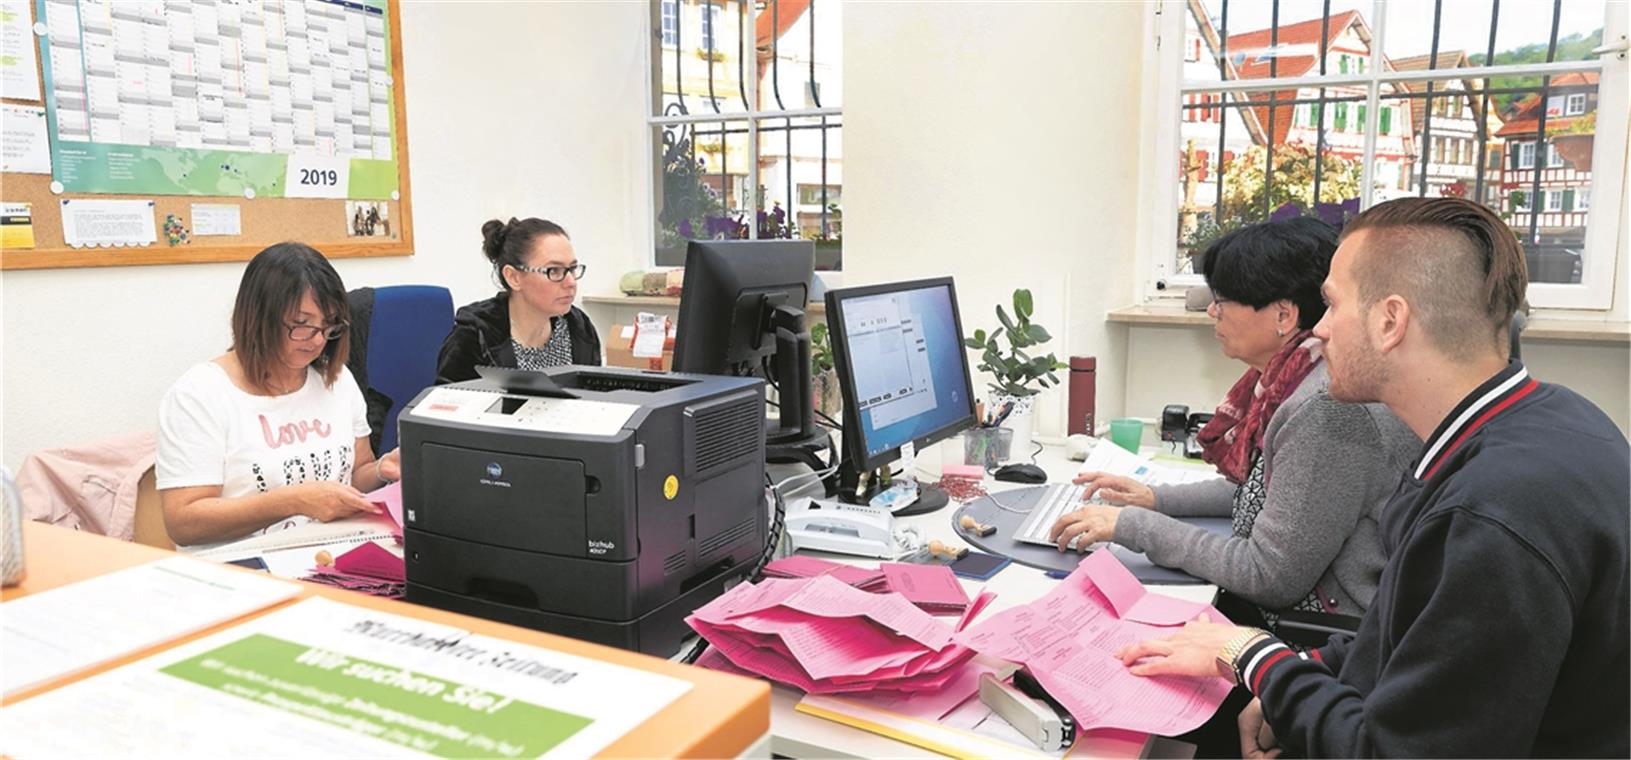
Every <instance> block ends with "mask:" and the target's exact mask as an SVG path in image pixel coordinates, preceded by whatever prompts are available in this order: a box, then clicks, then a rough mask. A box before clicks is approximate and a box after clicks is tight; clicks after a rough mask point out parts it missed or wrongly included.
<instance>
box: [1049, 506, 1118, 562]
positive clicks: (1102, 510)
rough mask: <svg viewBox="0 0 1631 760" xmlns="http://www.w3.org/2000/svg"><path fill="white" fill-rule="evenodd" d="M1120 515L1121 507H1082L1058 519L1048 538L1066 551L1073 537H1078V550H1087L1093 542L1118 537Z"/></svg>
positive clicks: (1050, 529)
mask: <svg viewBox="0 0 1631 760" xmlns="http://www.w3.org/2000/svg"><path fill="white" fill-rule="evenodd" d="M1120 515H1121V507H1101V506H1097V505H1093V506H1087V507H1082V508H1081V509H1078V510H1076V511H1075V512H1071V513H1069V514H1066V515H1064V516H1063V517H1060V518H1059V519H1058V520H1056V521H1055V522H1054V523H1053V527H1050V528H1048V540H1049V541H1052V542H1054V543H1056V544H1058V545H1059V551H1064V550H1065V548H1066V547H1067V546H1069V545H1070V542H1071V539H1076V551H1078V552H1085V551H1087V547H1088V546H1089V545H1091V544H1096V543H1099V542H1100V541H1109V540H1111V539H1114V538H1115V537H1116V518H1117V517H1119V516H1120Z"/></svg>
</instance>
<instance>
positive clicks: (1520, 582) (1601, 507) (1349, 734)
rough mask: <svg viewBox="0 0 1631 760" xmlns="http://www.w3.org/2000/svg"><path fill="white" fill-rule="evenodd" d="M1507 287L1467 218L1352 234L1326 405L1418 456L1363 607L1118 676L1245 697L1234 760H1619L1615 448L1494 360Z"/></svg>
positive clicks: (1341, 251)
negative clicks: (1238, 690)
mask: <svg viewBox="0 0 1631 760" xmlns="http://www.w3.org/2000/svg"><path fill="white" fill-rule="evenodd" d="M1526 280H1527V274H1526V271H1525V266H1524V254H1523V248H1522V246H1520V245H1519V244H1518V241H1517V239H1516V237H1515V236H1514V235H1513V234H1512V232H1511V230H1510V229H1509V228H1508V227H1507V226H1506V224H1505V223H1504V222H1502V221H1501V220H1500V219H1499V218H1498V217H1496V216H1495V215H1494V214H1493V213H1491V212H1490V211H1489V209H1487V208H1484V207H1483V206H1480V205H1478V204H1476V203H1472V202H1469V201H1465V200H1461V199H1456V198H1408V199H1402V200H1396V201H1390V202H1388V203H1384V204H1381V205H1378V206H1376V207H1375V208H1373V209H1371V210H1370V211H1367V212H1366V213H1364V214H1362V215H1361V216H1359V217H1358V218H1357V219H1355V220H1354V221H1353V222H1351V223H1349V225H1348V228H1347V229H1346V230H1344V233H1343V238H1342V244H1341V247H1339V248H1338V249H1337V253H1336V257H1335V259H1333V261H1332V266H1331V273H1330V276H1329V277H1328V278H1327V279H1326V281H1325V285H1324V288H1323V292H1324V294H1325V298H1326V301H1327V303H1328V304H1329V308H1328V310H1327V311H1326V314H1325V317H1324V319H1323V320H1321V322H1320V324H1319V325H1318V326H1316V327H1315V328H1314V333H1315V335H1317V336H1318V337H1321V338H1323V339H1324V340H1325V351H1326V361H1327V362H1328V363H1329V365H1330V372H1331V385H1330V392H1331V395H1332V396H1334V397H1336V398H1338V399H1340V400H1343V401H1352V402H1368V401H1380V402H1382V403H1384V404H1386V405H1387V406H1388V407H1389V408H1390V409H1391V410H1392V411H1393V413H1394V414H1396V415H1397V416H1398V417H1399V419H1400V420H1402V421H1404V423H1405V424H1406V425H1408V426H1409V427H1410V428H1411V429H1413V430H1415V431H1416V433H1417V434H1418V435H1420V436H1421V437H1422V439H1423V440H1424V441H1425V444H1424V447H1423V449H1422V455H1421V458H1420V459H1419V460H1418V461H1417V463H1416V464H1415V465H1414V466H1413V467H1412V469H1411V471H1410V472H1408V473H1405V477H1404V478H1403V481H1402V482H1401V483H1400V485H1399V488H1398V491H1397V492H1396V493H1395V494H1394V496H1393V498H1392V500H1391V501H1390V502H1389V503H1388V505H1387V507H1386V508H1385V509H1384V511H1383V525H1382V529H1383V546H1384V549H1385V550H1386V551H1387V553H1388V562H1387V565H1386V566H1385V568H1384V569H1383V571H1382V578H1381V583H1380V586H1379V587H1378V591H1377V596H1376V599H1375V601H1374V602H1373V603H1372V606H1371V608H1370V609H1369V610H1368V611H1367V612H1366V614H1365V616H1364V618H1363V620H1362V622H1361V624H1360V627H1359V630H1358V632H1357V633H1356V634H1354V635H1353V636H1351V637H1350V636H1336V637H1333V638H1332V640H1331V642H1330V643H1329V644H1327V645H1326V646H1325V647H1323V648H1321V649H1319V650H1316V651H1312V652H1308V653H1306V654H1304V653H1298V652H1296V651H1294V650H1292V649H1290V648H1288V647H1287V646H1286V645H1285V644H1283V643H1281V642H1280V641H1278V640H1277V639H1275V638H1273V637H1272V636H1269V635H1268V634H1266V633H1263V632H1262V631H1257V630H1255V629H1246V628H1237V627H1235V626H1227V625H1219V624H1216V623H1209V622H1204V621H1203V622H1197V623H1191V624H1190V625H1188V626H1186V627H1185V629H1184V630H1183V631H1182V632H1181V633H1179V634H1178V635H1176V636H1173V637H1170V638H1167V639H1157V640H1151V641H1145V642H1142V643H1140V644H1135V645H1132V646H1129V647H1127V648H1125V649H1124V650H1122V651H1121V652H1120V653H1119V655H1120V656H1121V658H1122V660H1123V661H1124V662H1126V663H1128V664H1129V666H1130V667H1131V669H1132V672H1133V673H1136V674H1140V675H1159V674H1186V675H1195V676H1214V675H1221V676H1224V677H1226V678H1231V679H1234V680H1237V681H1238V682H1239V683H1241V684H1242V685H1244V686H1245V687H1246V688H1247V689H1249V690H1250V691H1251V692H1252V694H1254V695H1256V697H1257V699H1255V700H1253V701H1252V703H1251V704H1250V705H1248V706H1247V708H1246V709H1245V710H1244V711H1242V712H1241V715H1240V719H1239V724H1240V729H1241V751H1242V753H1244V754H1245V755H1247V756H1270V757H1272V756H1274V755H1276V754H1278V753H1279V752H1280V750H1281V747H1282V746H1283V747H1284V748H1285V749H1288V750H1291V751H1293V752H1297V753H1301V754H1305V755H1311V756H1338V757H1356V756H1366V755H1406V756H1417V757H1426V756H1448V755H1457V756H1466V755H1478V756H1485V757H1489V756H1506V755H1538V756H1551V757H1585V756H1615V757H1626V756H1628V754H1631V731H1628V721H1631V718H1628V715H1631V699H1628V696H1627V694H1628V689H1631V646H1628V642H1631V621H1628V618H1631V602H1628V587H1631V564H1628V544H1631V447H1628V445H1627V442H1626V439H1625V436H1624V435H1623V434H1621V433H1620V431H1619V429H1618V428H1616V427H1615V426H1614V424H1613V423H1612V422H1611V421H1610V420H1609V419H1608V417H1607V416H1606V415H1604V414H1603V413H1602V411H1601V410H1599V409H1597V407H1595V406H1593V405H1592V404H1591V403H1590V402H1588V401H1586V400H1585V399H1583V398H1581V397H1580V396H1579V395H1577V394H1575V393H1574V392H1572V391H1570V390H1568V389H1567V388H1563V387H1561V386H1556V385H1550V384H1545V383H1540V382H1538V381H1536V380H1534V379H1533V378H1531V377H1529V374H1528V372H1527V371H1526V370H1525V369H1524V367H1523V365H1522V364H1521V363H1519V362H1516V361H1510V358H1509V356H1508V353H1509V348H1508V346H1509V337H1508V330H1509V327H1510V322H1511V319H1512V315H1513V312H1515V311H1516V310H1517V309H1518V308H1520V307H1521V306H1522V304H1523V293H1524V289H1525V287H1526V284H1527V283H1526Z"/></svg>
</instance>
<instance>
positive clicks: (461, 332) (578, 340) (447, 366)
mask: <svg viewBox="0 0 1631 760" xmlns="http://www.w3.org/2000/svg"><path fill="white" fill-rule="evenodd" d="M565 316H566V324H567V329H569V330H571V333H572V363H573V364H589V365H597V366H598V365H599V364H600V335H599V334H597V333H596V332H595V326H594V324H592V323H590V321H589V315H588V314H585V313H583V310H582V309H579V308H578V307H576V306H574V307H572V310H571V311H569V312H567V313H566V315H565ZM477 365H487V366H491V367H509V368H511V369H513V368H515V349H514V348H511V347H510V294H509V293H508V292H502V291H501V292H500V293H499V294H498V295H495V296H493V297H492V298H489V299H487V300H485V301H477V302H475V303H473V304H468V305H465V306H461V307H459V312H458V313H457V314H455V315H454V316H453V331H452V332H450V333H448V334H447V339H446V340H443V341H442V351H441V353H440V354H438V355H437V357H436V384H437V385H444V384H446V383H456V382H459V381H461V380H474V379H476V377H478V375H477V374H476V366H477Z"/></svg>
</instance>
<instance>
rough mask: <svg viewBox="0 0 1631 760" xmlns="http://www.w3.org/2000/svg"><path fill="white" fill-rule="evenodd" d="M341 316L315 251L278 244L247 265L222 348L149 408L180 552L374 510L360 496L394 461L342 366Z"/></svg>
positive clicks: (393, 473)
mask: <svg viewBox="0 0 1631 760" xmlns="http://www.w3.org/2000/svg"><path fill="white" fill-rule="evenodd" d="M350 314H351V312H350V308H349V307H348V305H347V303H346V296H345V285H343V284H341V282H340V276H339V275H338V274H336V273H335V271H334V268H333V267H332V266H329V263H328V260H327V259H324V258H323V255H322V254H320V253H318V252H317V251H315V250H313V249H312V248H311V247H309V246H306V245H302V244H300V243H279V244H277V245H274V246H272V247H270V248H267V249H266V250H264V251H261V252H260V253H259V254H256V256H255V258H254V259H253V260H251V261H250V262H249V266H248V268H246V269H245V270H244V275H243V281H242V282H240V283H239V284H238V298H237V302H236V303H235V304H234V306H233V308H232V347H231V348H230V349H228V350H227V352H226V353H225V354H222V355H221V356H217V357H215V358H214V359H211V360H210V361H207V362H204V363H202V364H199V365H197V366H195V367H193V368H192V369H190V370H188V371H187V373H186V374H184V375H182V376H181V379H180V380H177V381H176V383H175V385H173V386H171V387H170V390H169V391H168V392H167V393H165V395H164V400H163V401H162V402H160V404H159V447H158V460H157V463H156V466H157V485H158V489H159V496H160V500H161V502H162V503H163V506H164V522H165V526H166V528H167V529H168V530H169V533H170V538H171V539H172V540H174V541H175V542H176V544H177V545H179V546H181V548H182V549H183V550H186V549H187V548H189V547H191V548H197V547H198V546H200V545H203V544H211V543H218V542H223V541H230V540H236V539H239V538H243V537H245V536H248V535H254V534H259V533H265V532H269V531H275V530H282V529H284V528H289V527H293V526H295V525H299V524H301V523H304V522H308V521H311V520H320V521H324V522H327V521H329V520H336V519H339V518H342V517H348V516H350V515H354V514H357V513H359V512H375V511H377V509H376V508H375V507H374V506H373V505H372V504H370V503H369V502H368V501H367V500H366V499H364V498H363V495H362V494H363V492H365V491H371V490H373V489H375V488H378V487H379V486H380V485H382V484H384V483H385V482H387V481H389V480H395V479H397V477H399V475H400V465H399V463H398V454H397V452H395V451H393V452H391V453H389V454H386V455H385V456H384V457H381V458H380V459H379V460H377V461H376V460H375V459H374V453H373V449H372V448H370V447H369V445H368V433H369V429H368V418H367V407H366V405H365V404H364V403H363V397H362V391H361V390H359V389H358V387H357V381H356V380H354V379H352V377H351V372H350V371H349V370H347V369H346V367H345V360H346V354H347V351H348V350H349V348H350V340H349V338H348V336H347V335H346V328H347V327H348V320H349V319H350Z"/></svg>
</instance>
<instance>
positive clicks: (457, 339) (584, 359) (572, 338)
mask: <svg viewBox="0 0 1631 760" xmlns="http://www.w3.org/2000/svg"><path fill="white" fill-rule="evenodd" d="M481 236H482V244H481V250H482V253H484V254H486V255H487V260H488V261H490V262H492V265H493V277H494V279H497V280H498V283H499V285H501V286H502V287H503V288H504V289H503V290H501V291H499V292H498V294H497V295H495V296H493V297H492V298H489V299H487V300H485V301H477V302H475V303H473V304H469V305H467V306H463V307H461V308H460V309H459V313H458V314H457V315H456V316H455V317H454V318H453V332H451V333H448V336H447V339H446V340H444V341H442V352H441V355H440V356H439V357H437V360H436V382H437V383H453V382H458V381H460V380H472V379H475V377H476V367H477V366H478V365H488V366H493V367H510V368H516V369H528V370H541V369H545V368H547V367H558V366H561V365H563V364H596V365H598V364H600V336H599V335H598V334H596V333H595V326H594V325H593V324H591V323H590V322H589V315H587V314H584V313H583V310H581V309H579V308H577V307H576V306H573V305H572V300H573V299H574V298H576V297H577V295H578V279H579V278H581V277H583V272H584V269H585V266H584V265H583V264H580V263H578V257H577V254H575V253H574V252H573V251H572V240H571V239H570V238H568V237H567V236H566V230H564V229H561V226H560V225H558V224H556V223H554V222H551V221H546V220H544V219H537V218H528V219H515V218H511V219H510V221H508V222H501V221H499V220H497V219H493V220H491V221H488V222H487V223H486V224H483V225H482V226H481Z"/></svg>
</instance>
